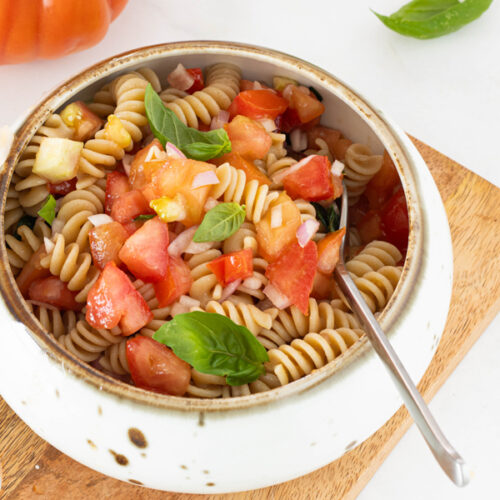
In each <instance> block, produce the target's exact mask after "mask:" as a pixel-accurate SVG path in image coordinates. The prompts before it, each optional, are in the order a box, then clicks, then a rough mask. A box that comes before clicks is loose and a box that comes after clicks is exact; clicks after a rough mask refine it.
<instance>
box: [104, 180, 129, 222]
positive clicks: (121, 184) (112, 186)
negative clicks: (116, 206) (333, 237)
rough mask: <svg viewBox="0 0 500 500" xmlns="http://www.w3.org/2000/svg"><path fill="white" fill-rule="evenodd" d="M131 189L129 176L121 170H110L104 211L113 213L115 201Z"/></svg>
mask: <svg viewBox="0 0 500 500" xmlns="http://www.w3.org/2000/svg"><path fill="white" fill-rule="evenodd" d="M129 191H130V186H129V183H128V177H127V176H126V175H125V174H122V173H121V172H116V171H115V172H110V173H109V174H108V178H107V179H106V198H105V201H104V212H105V213H107V214H108V215H109V214H110V213H111V209H112V207H113V203H114V202H115V201H116V200H117V199H118V198H119V197H120V196H122V195H123V194H125V193H128V192H129Z"/></svg>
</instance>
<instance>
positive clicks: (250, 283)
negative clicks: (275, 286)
mask: <svg viewBox="0 0 500 500" xmlns="http://www.w3.org/2000/svg"><path fill="white" fill-rule="evenodd" d="M261 285H262V281H261V280H260V279H259V278H256V277H255V276H250V277H249V278H247V279H246V280H245V281H244V282H243V286H245V287H247V288H250V290H258V289H259V288H260V287H261Z"/></svg>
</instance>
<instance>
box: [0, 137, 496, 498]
mask: <svg viewBox="0 0 500 500" xmlns="http://www.w3.org/2000/svg"><path fill="white" fill-rule="evenodd" d="M414 142H415V144H416V146H417V148H418V149H419V150H420V152H421V154H422V156H423V157H424V160H425V161H426V162H427V165H428V166H429V168H430V170H431V172H432V175H433V177H434V179H435V181H436V183H437V185H438V188H439V190H440V192H441V196H442V199H443V202H444V204H445V207H446V212H447V214H448V219H449V222H450V227H451V233H452V238H453V253H454V256H455V259H454V285H453V296H452V302H451V308H450V312H449V316H448V322H447V324H446V328H445V331H444V334H443V337H442V339H441V343H440V344H439V347H438V350H437V352H436V355H435V356H434V358H433V360H432V363H431V365H430V366H429V368H428V370H427V372H426V374H425V376H424V378H423V380H422V382H421V383H420V385H419V389H420V391H421V392H422V394H423V395H424V397H425V399H426V400H427V401H429V400H430V399H431V398H432V396H434V394H435V393H436V392H437V390H438V389H439V388H440V387H441V385H442V384H443V383H444V381H445V380H446V379H447V377H448V376H449V375H450V374H451V372H452V371H453V370H454V369H455V367H456V366H457V364H458V363H459V362H460V360H461V359H462V358H463V357H464V356H465V354H466V353H467V351H468V350H469V349H470V348H471V346H472V345H473V344H474V342H475V341H476V340H477V339H478V337H479V335H480V334H481V333H482V331H483V330H484V329H485V328H486V326H487V325H488V323H489V322H490V321H491V320H492V319H493V317H494V316H495V315H496V314H497V312H498V311H499V309H500V275H499V273H498V270H499V269H500V253H499V251H498V248H500V231H499V226H498V224H499V221H500V189H498V188H496V187H495V186H493V185H492V184H490V183H489V182H487V181H485V180H484V179H482V178H481V177H478V176H477V175H475V174H473V173H472V172H470V171H469V170H467V169H465V168H464V167H462V166H460V165H459V164H457V163H455V162H454V161H452V160H450V159H449V158H447V157H445V156H443V155H442V154H440V153H438V152H437V151H435V150H434V149H432V148H430V147H429V146H427V145H425V144H423V143H421V142H420V141H418V140H416V139H414ZM465 221H466V223H465ZM471 227H472V228H474V231H471ZM410 424H411V420H410V418H409V416H408V413H407V411H406V409H405V408H400V409H399V411H398V412H397V413H396V414H395V415H394V416H393V417H392V418H391V419H390V420H389V421H388V422H387V423H386V424H385V425H384V426H383V427H382V428H380V429H379V430H378V431H377V432H376V433H375V434H373V435H372V436H371V437H370V438H369V439H368V440H366V441H365V442H364V443H362V444H360V445H359V446H358V447H356V448H355V449H353V450H352V451H350V452H349V453H347V454H346V455H344V456H343V457H342V458H340V459H338V460H336V461H335V462H333V463H331V464H330V465H328V466H326V467H324V468H322V469H320V470H317V471H316V472H313V473H311V474H309V475H307V476H304V477H302V478H299V479H296V480H294V481H289V482H287V483H283V484H280V485H277V486H273V487H270V488H264V489H261V490H256V491H252V492H244V493H238V494H229V495H209V496H204V495H183V494H177V493H164V492H159V491H154V490H147V489H144V488H141V487H139V486H135V485H132V484H127V483H122V482H120V481H117V480H115V479H111V478H109V477H106V476H103V475H102V474H99V473H97V472H94V471H93V470H90V469H88V468H87V467H84V466H83V465H80V464H78V463H77V462H74V461H73V460H72V459H70V458H68V457H66V456H65V455H63V454H62V453H60V452H59V451H57V450H56V449H55V448H53V447H52V446H50V445H49V444H48V443H46V442H45V441H43V440H42V439H41V438H39V437H38V436H37V435H35V434H34V433H33V432H32V431H31V430H30V429H29V428H28V427H27V426H26V425H25V424H24V423H23V422H22V421H21V420H20V419H19V418H18V417H17V416H16V415H15V414H14V413H13V412H12V411H11V410H10V408H9V407H8V406H7V405H6V404H5V402H4V401H3V400H1V399H0V464H1V466H2V469H3V470H2V490H1V492H0V495H1V497H2V498H3V499H5V500H7V499H8V500H14V499H16V500H17V499H25V498H28V499H30V498H37V499H44V498H47V499H71V500H79V499H82V500H84V499H88V498H98V499H101V498H106V499H113V500H114V499H131V498H133V499H148V500H154V499H160V498H161V499H162V500H215V499H220V498H222V499H224V500H228V499H229V498H230V499H232V500H233V499H234V500H250V499H251V500H261V499H267V498H270V499H282V498H283V499H289V498H290V499H291V498H294V499H314V500H316V499H317V500H332V499H334V500H352V499H354V498H356V496H357V495H358V493H359V492H360V491H361V490H362V488H363V487H364V486H365V484H366V483H367V482H368V481H369V480H370V478H371V477H372V475H373V474H374V472H375V471H376V470H377V468H378V467H379V466H380V464H381V463H382V462H383V461H384V459H385V458H386V457H387V455H388V454H389V453H390V452H391V450H392V449H393V448H394V446H395V445H396V443H397V442H398V441H399V440H400V438H401V437H402V436H403V434H404V433H405V432H406V430H407V429H408V427H409V426H410ZM2 493H3V494H2Z"/></svg>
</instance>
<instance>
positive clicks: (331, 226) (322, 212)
mask: <svg viewBox="0 0 500 500" xmlns="http://www.w3.org/2000/svg"><path fill="white" fill-rule="evenodd" d="M311 204H312V205H313V206H314V208H315V209H316V219H318V220H319V221H320V222H321V224H322V225H323V227H324V228H325V230H326V232H328V233H333V232H334V231H337V229H338V228H339V226H340V213H339V209H338V208H337V205H336V204H335V203H332V204H331V205H330V206H329V207H328V208H325V207H324V206H323V205H321V204H320V203H317V202H315V201H312V202H311Z"/></svg>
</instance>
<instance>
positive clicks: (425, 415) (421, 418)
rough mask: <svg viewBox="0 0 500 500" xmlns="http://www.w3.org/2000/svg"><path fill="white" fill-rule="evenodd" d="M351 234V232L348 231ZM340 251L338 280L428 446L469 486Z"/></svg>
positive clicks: (459, 483)
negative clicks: (350, 273)
mask: <svg viewBox="0 0 500 500" xmlns="http://www.w3.org/2000/svg"><path fill="white" fill-rule="evenodd" d="M347 212H348V205H347V190H346V187H345V185H344V192H343V195H342V204H341V212H340V227H346V229H347ZM346 235H347V231H346ZM345 238H346V236H344V240H343V241H342V246H341V248H340V259H339V262H338V264H337V267H336V268H335V273H334V275H335V279H336V281H337V283H338V285H339V287H340V290H341V291H342V293H343V294H344V295H345V297H346V299H347V301H348V302H349V304H350V306H351V308H352V310H353V311H354V313H355V314H356V315H357V316H358V317H359V319H360V320H361V323H362V324H363V326H364V328H365V332H366V336H367V337H368V339H369V340H370V342H371V344H372V346H373V348H374V349H375V352H376V353H377V354H378V356H379V358H380V359H381V360H382V362H383V363H384V365H385V366H386V368H387V369H388V371H389V373H390V375H391V377H392V379H393V381H394V384H395V385H396V388H397V389H398V391H399V394H400V396H401V397H402V398H403V401H404V403H405V405H406V407H407V408H408V411H409V412H410V415H411V416H412V418H413V420H414V421H415V423H416V424H417V427H418V428H419V430H420V432H421V433H422V436H423V437H424V439H425V441H426V443H427V445H428V446H429V448H430V449H431V451H432V453H433V455H434V457H435V458H436V460H437V462H438V463H439V465H440V466H441V468H442V469H443V470H444V472H445V473H446V475H447V476H448V477H449V478H450V479H451V480H452V481H453V482H454V483H455V484H456V485H457V486H465V485H466V484H467V483H468V482H469V473H468V468H467V465H466V463H465V461H464V460H463V458H462V457H461V456H460V455H459V454H458V452H457V451H456V450H455V449H454V448H453V446H452V445H451V444H450V443H449V442H448V440H447V439H446V437H445V436H444V434H443V433H442V431H441V429H440V428H439V426H438V424H437V422H436V421H435V420H434V417H433V416H432V414H431V412H430V410H429V408H428V406H427V405H426V404H425V401H424V400H423V398H422V396H421V395H420V393H419V392H418V390H417V388H416V387H415V384H414V383H413V381H412V380H411V378H410V375H409V374H408V372H407V371H406V368H405V367H404V366H403V363H401V360H400V359H399V357H398V355H397V354H396V352H395V351H394V349H393V347H392V345H391V344H390V342H389V340H388V338H387V337H386V336H385V334H384V332H383V331H382V329H381V328H380V325H379V324H378V322H377V320H376V319H375V316H373V314H372V312H371V311H370V309H369V307H368V305H367V304H366V302H365V301H364V299H363V297H362V296H361V294H360V293H359V291H358V289H357V288H356V285H355V284H354V282H353V280H352V279H351V277H350V275H349V272H348V271H347V269H346V267H345V263H344V243H345Z"/></svg>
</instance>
